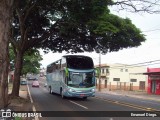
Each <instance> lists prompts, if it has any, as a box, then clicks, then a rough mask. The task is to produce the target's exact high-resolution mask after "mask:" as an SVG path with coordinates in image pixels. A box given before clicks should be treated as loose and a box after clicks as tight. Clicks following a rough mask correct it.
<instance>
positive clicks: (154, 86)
mask: <svg viewBox="0 0 160 120" xmlns="http://www.w3.org/2000/svg"><path fill="white" fill-rule="evenodd" d="M151 87H152V88H151V90H152V93H153V94H155V93H156V81H155V80H152V82H151Z"/></svg>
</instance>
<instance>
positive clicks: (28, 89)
mask: <svg viewBox="0 0 160 120" xmlns="http://www.w3.org/2000/svg"><path fill="white" fill-rule="evenodd" d="M27 88H28V94H29V98H30V101H31V103H33V99H32V96H31V92H30V89H29V86H28V81H27Z"/></svg>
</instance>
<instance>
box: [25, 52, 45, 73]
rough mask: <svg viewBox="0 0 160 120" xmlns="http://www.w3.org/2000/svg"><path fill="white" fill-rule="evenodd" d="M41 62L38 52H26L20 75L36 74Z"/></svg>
mask: <svg viewBox="0 0 160 120" xmlns="http://www.w3.org/2000/svg"><path fill="white" fill-rule="evenodd" d="M41 60H42V56H41V55H40V53H39V51H38V50H33V49H32V50H30V51H27V52H26V53H25V55H24V60H23V68H22V75H26V74H27V73H35V74H38V73H39V69H40V66H41V64H40V63H39V62H40V61H41Z"/></svg>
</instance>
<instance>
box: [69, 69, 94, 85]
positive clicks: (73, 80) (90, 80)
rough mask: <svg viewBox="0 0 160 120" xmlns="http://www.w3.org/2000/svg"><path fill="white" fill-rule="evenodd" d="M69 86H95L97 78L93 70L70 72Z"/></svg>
mask: <svg viewBox="0 0 160 120" xmlns="http://www.w3.org/2000/svg"><path fill="white" fill-rule="evenodd" d="M68 86H70V87H77V88H79V87H82V88H87V87H93V86H95V79H94V74H93V72H87V73H76V72H69V79H68Z"/></svg>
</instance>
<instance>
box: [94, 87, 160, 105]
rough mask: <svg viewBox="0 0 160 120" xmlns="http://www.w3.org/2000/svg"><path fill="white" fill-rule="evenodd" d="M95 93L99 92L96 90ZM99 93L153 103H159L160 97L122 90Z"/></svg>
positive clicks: (104, 90) (103, 90)
mask: <svg viewBox="0 0 160 120" xmlns="http://www.w3.org/2000/svg"><path fill="white" fill-rule="evenodd" d="M96 92H99V91H98V89H96ZM100 93H106V94H114V95H123V96H128V97H134V98H140V99H146V100H153V101H157V102H160V95H153V94H147V92H145V91H124V90H113V91H109V90H108V89H101V91H100Z"/></svg>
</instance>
